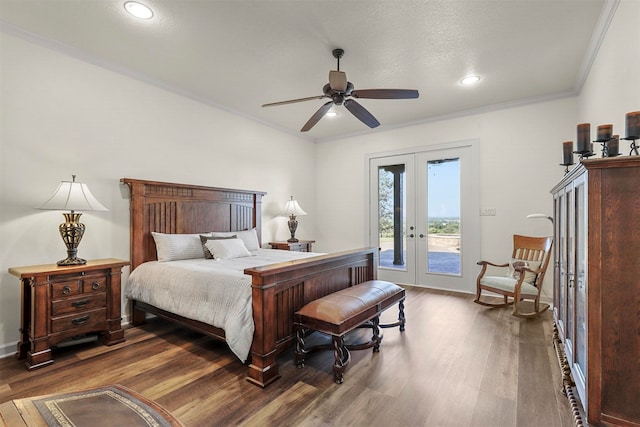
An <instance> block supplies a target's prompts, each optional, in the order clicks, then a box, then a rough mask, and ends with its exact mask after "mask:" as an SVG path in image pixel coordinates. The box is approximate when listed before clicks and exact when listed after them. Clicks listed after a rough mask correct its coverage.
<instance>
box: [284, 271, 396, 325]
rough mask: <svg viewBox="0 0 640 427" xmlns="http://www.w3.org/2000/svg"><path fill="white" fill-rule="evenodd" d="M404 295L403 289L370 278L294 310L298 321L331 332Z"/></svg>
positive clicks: (370, 315) (372, 314)
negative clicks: (296, 310)
mask: <svg viewBox="0 0 640 427" xmlns="http://www.w3.org/2000/svg"><path fill="white" fill-rule="evenodd" d="M403 298H404V289H402V288H401V287H400V286H398V285H396V284H394V283H390V282H386V281H383V280H370V281H368V282H363V283H360V284H358V285H355V286H352V287H349V288H346V289H342V290H340V291H337V292H334V293H332V294H329V295H326V296H324V297H322V298H319V299H317V300H314V301H311V302H310V303H309V304H307V305H305V306H304V307H302V308H301V309H300V311H298V312H297V313H296V314H295V321H296V323H298V324H301V325H304V326H307V327H310V328H312V329H315V330H318V331H321V332H326V333H330V334H334V335H341V334H343V333H346V332H349V331H350V330H352V329H354V328H355V327H357V326H359V325H360V324H362V323H364V322H366V321H368V320H371V319H372V318H373V317H375V316H377V315H378V314H380V313H381V312H382V311H383V310H385V309H386V308H388V307H389V306H391V305H392V304H394V303H396V302H398V301H400V300H401V299H403Z"/></svg>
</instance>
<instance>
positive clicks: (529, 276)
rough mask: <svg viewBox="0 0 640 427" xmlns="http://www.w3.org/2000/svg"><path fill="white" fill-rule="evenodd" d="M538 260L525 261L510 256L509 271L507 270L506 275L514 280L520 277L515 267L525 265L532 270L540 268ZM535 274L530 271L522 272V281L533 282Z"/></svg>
mask: <svg viewBox="0 0 640 427" xmlns="http://www.w3.org/2000/svg"><path fill="white" fill-rule="evenodd" d="M540 264H542V263H541V262H540V261H527V260H524V259H517V258H511V262H509V271H508V272H507V277H512V278H514V279H516V280H518V279H520V272H519V271H517V270H516V268H517V267H526V268H529V269H531V270H533V271H537V270H538V269H539V268H540ZM536 276H537V274H535V273H531V272H530V271H525V272H524V281H525V282H527V283H533V282H534V281H535V279H536Z"/></svg>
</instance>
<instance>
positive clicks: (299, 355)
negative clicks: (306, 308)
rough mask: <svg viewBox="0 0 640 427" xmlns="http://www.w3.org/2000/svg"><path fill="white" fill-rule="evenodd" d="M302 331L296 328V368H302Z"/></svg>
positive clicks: (303, 352) (303, 353)
mask: <svg viewBox="0 0 640 427" xmlns="http://www.w3.org/2000/svg"><path fill="white" fill-rule="evenodd" d="M305 354H306V353H305V351H304V329H303V328H298V331H297V333H296V350H295V360H296V367H297V368H304V355H305Z"/></svg>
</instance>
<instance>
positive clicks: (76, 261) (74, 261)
mask: <svg viewBox="0 0 640 427" xmlns="http://www.w3.org/2000/svg"><path fill="white" fill-rule="evenodd" d="M86 263H87V260H86V259H82V258H78V257H77V256H73V257H71V256H68V257H66V258H65V259H61V260H60V261H58V262H57V263H56V264H57V265H59V266H61V267H63V266H67V265H84V264H86Z"/></svg>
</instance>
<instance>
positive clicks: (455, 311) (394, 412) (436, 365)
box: [0, 288, 573, 427]
mask: <svg viewBox="0 0 640 427" xmlns="http://www.w3.org/2000/svg"><path fill="white" fill-rule="evenodd" d="M509 312H510V310H508V309H487V308H485V307H481V306H479V305H477V304H473V303H472V301H471V297H470V296H468V295H459V294H453V293H446V292H439V291H432V290H427V289H422V288H408V289H407V304H406V314H407V329H406V331H405V332H404V333H400V332H399V331H398V330H397V328H394V329H387V330H384V340H383V343H382V348H381V351H380V352H379V353H376V354H374V353H372V352H371V350H365V351H358V352H353V353H352V361H351V364H350V365H349V367H348V368H347V371H346V373H345V382H344V383H343V384H342V385H336V384H334V383H333V381H332V379H333V375H332V372H331V366H332V363H333V360H332V359H333V354H332V352H322V353H315V354H313V355H310V356H309V357H308V360H307V366H306V367H305V368H303V369H297V368H296V367H295V365H294V364H293V362H292V352H288V353H285V354H283V355H282V356H281V357H280V359H279V360H280V362H281V374H282V378H281V379H279V380H278V381H276V382H275V383H273V384H272V385H270V386H269V387H268V388H266V389H264V390H263V389H260V388H258V387H256V386H254V385H251V384H250V383H248V382H247V381H246V380H245V379H244V375H245V370H246V369H245V366H243V365H242V363H240V361H238V359H237V358H235V356H234V355H233V354H232V353H231V351H229V350H228V348H226V346H225V345H224V344H223V343H219V342H216V341H213V340H212V339H210V338H207V337H204V336H202V335H199V334H196V333H193V332H190V331H188V330H185V329H181V328H177V327H175V326H173V325H171V324H168V323H165V322H164V321H160V320H155V321H151V322H149V323H148V324H147V325H146V326H144V327H142V328H132V329H128V330H127V331H126V333H125V335H126V338H127V341H126V342H125V343H123V344H119V345H116V346H113V347H105V346H102V345H99V344H97V343H90V344H81V345H77V346H74V347H67V348H60V349H56V350H55V352H54V357H55V363H54V364H53V365H50V366H48V367H45V368H42V369H39V370H35V371H32V372H27V371H26V369H25V368H24V364H23V362H22V361H18V360H15V359H14V358H11V357H9V358H5V359H2V360H0V402H5V401H7V400H11V399H16V398H23V397H29V396H37V395H41V394H49V393H57V392H68V391H73V390H79V389H83V388H88V387H93V386H99V385H105V384H110V383H119V384H122V385H124V386H126V387H129V388H131V389H133V390H136V391H138V392H139V393H141V394H143V395H144V396H146V397H147V398H149V399H152V400H155V401H156V402H158V403H160V404H161V405H163V406H164V407H165V408H167V409H168V410H169V411H171V412H172V413H173V414H174V415H175V416H177V417H178V418H179V419H180V420H181V421H182V422H183V423H184V424H185V425H187V426H217V425H220V426H227V425H246V426H253V425H255V426H267V425H269V426H270V425H277V426H286V425H291V426H294V425H295V426H329V425H331V426H347V425H348V426H368V427H371V426H385V427H390V426H456V427H459V426H491V427H500V426H562V427H565V426H566V427H569V426H573V419H572V417H571V412H570V408H569V404H568V402H567V400H566V398H565V397H564V396H563V395H562V394H561V391H560V385H561V378H560V370H559V367H558V363H557V360H556V356H555V352H554V349H553V346H552V344H551V334H552V320H551V315H550V313H549V312H547V313H545V315H544V316H543V317H542V318H540V319H535V320H523V319H518V318H515V317H513V316H511V315H510V314H509ZM384 316H385V318H386V320H388V321H393V320H394V317H395V316H397V312H396V310H395V309H394V310H389V311H387V312H386V313H385V315H384ZM383 320H384V319H383Z"/></svg>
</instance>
